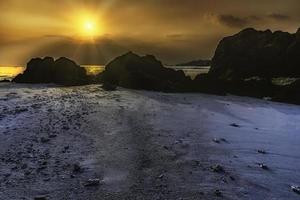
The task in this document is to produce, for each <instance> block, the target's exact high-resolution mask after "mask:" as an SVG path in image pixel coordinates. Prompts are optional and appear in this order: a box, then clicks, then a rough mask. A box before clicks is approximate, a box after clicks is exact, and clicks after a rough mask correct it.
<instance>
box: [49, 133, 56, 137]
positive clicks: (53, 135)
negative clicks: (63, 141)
mask: <svg viewBox="0 0 300 200" xmlns="http://www.w3.org/2000/svg"><path fill="white" fill-rule="evenodd" d="M55 137H57V135H56V134H51V135H49V138H55Z"/></svg>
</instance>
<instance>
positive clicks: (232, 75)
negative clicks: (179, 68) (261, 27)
mask: <svg viewBox="0 0 300 200" xmlns="http://www.w3.org/2000/svg"><path fill="white" fill-rule="evenodd" d="M209 74H210V75H211V76H214V77H215V78H220V79H235V80H237V79H244V78H249V77H253V76H258V77H264V78H271V77H279V76H289V77H300V29H299V30H298V32H297V33H295V34H289V33H286V32H281V31H276V32H273V33H272V32H271V31H270V30H266V31H257V30H255V29H252V28H248V29H245V30H243V31H241V32H240V33H238V34H236V35H233V36H230V37H226V38H224V39H223V40H222V41H221V42H220V43H219V45H218V47H217V49H216V52H215V55H214V57H213V59H212V67H211V70H210V72H209Z"/></svg>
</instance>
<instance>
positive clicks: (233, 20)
mask: <svg viewBox="0 0 300 200" xmlns="http://www.w3.org/2000/svg"><path fill="white" fill-rule="evenodd" d="M218 19H219V21H220V22H221V23H222V24H224V25H226V26H229V27H235V28H243V27H245V26H248V25H249V23H250V20H249V18H241V17H236V16H233V15H219V16H218Z"/></svg>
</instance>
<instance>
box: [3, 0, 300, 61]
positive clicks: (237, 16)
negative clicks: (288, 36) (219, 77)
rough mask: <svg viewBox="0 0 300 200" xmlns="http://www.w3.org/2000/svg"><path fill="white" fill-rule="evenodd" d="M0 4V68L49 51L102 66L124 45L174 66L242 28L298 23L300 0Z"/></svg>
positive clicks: (20, 0) (292, 28)
mask: <svg viewBox="0 0 300 200" xmlns="http://www.w3.org/2000/svg"><path fill="white" fill-rule="evenodd" d="M0 9H1V12H0V19H1V20H0V65H24V64H25V63H26V62H27V61H28V60H29V59H30V58H31V57H36V56H46V55H50V56H54V57H60V56H66V57H69V58H71V59H74V60H76V61H77V62H78V63H81V64H105V63H106V62H107V61H109V60H110V59H112V58H113V57H115V56H117V55H119V54H122V53H124V52H126V51H129V50H132V51H135V52H137V53H140V54H154V55H155V56H157V57H158V58H159V59H161V60H162V61H163V62H164V63H166V64H174V63H178V62H185V61H189V60H193V59H198V58H211V57H212V55H213V53H214V50H215V48H216V46H217V44H218V42H219V41H220V39H221V38H223V37H224V36H227V35H231V34H233V33H236V32H238V31H240V30H241V29H243V28H245V27H254V28H257V29H263V30H264V29H268V28H269V29H271V30H278V29H280V30H284V31H288V32H296V30H297V29H298V28H299V27H300V12H299V10H300V1H299V0H251V1H249V0H26V1H25V0H7V1H1V2H0Z"/></svg>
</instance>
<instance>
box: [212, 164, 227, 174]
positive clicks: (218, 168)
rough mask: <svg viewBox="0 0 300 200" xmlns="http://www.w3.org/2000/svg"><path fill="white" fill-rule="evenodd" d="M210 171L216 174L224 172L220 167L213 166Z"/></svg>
mask: <svg viewBox="0 0 300 200" xmlns="http://www.w3.org/2000/svg"><path fill="white" fill-rule="evenodd" d="M210 169H211V170H212V171H213V172H217V173H222V172H225V170H224V168H223V167H222V166H221V165H214V166H211V167H210Z"/></svg>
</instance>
